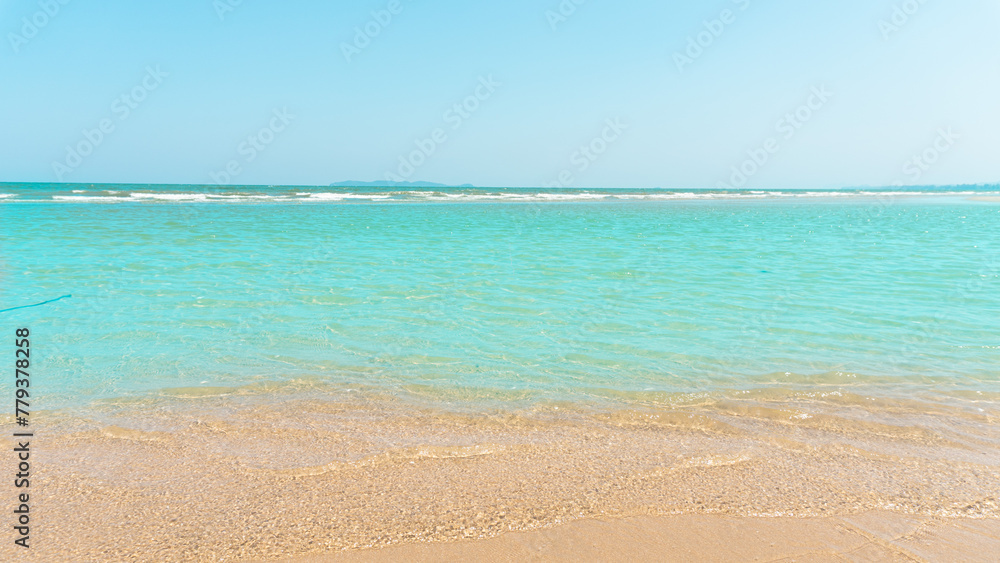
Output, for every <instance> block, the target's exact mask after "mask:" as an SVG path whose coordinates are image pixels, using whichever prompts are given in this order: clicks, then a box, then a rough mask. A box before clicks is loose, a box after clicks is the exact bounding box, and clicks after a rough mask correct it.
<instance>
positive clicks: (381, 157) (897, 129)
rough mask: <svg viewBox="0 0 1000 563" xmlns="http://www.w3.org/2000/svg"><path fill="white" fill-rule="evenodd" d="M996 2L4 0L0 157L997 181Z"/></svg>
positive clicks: (202, 174)
mask: <svg viewBox="0 0 1000 563" xmlns="http://www.w3.org/2000/svg"><path fill="white" fill-rule="evenodd" d="M998 24H1000V2H997V1H996V0H950V1H948V2H945V1H944V0H923V1H922V2H921V1H920V0H905V1H904V0H837V1H833V0H811V1H809V2H803V1H801V0H799V1H792V0H770V1H768V2H764V1H762V0H714V1H709V2H694V1H686V2H680V1H669V0H667V1H664V0H659V1H655V2H654V1H647V0H633V1H622V2H609V1H607V0H537V1H529V0H505V1H504V2H467V1H465V2H460V1H457V0H438V1H435V2H431V1H429V0H371V1H369V0H359V1H355V2H320V1H314V0H287V1H284V2H276V1H272V2H264V1H263V0H172V1H171V2H134V1H124V0H101V1H100V2H95V1H86V0H0V34H2V36H3V39H4V41H3V44H2V45H0V128H2V131H3V134H2V135H0V181H8V182H73V183H171V184H221V185H258V184H265V185H273V184H284V185H326V184H329V183H332V182H340V181H348V180H357V181H376V180H378V181H384V180H393V181H431V182H439V183H445V184H450V185H457V184H464V183H471V184H474V185H477V186H498V187H499V186H509V187H541V186H552V187H555V186H565V187H578V188H587V187H621V188H650V187H663V188H716V187H740V188H837V187H846V186H888V185H897V184H905V185H930V184H938V185H943V184H975V183H997V182H1000V102H998V100H1000V33H998V32H997V29H998V28H1000V25H998Z"/></svg>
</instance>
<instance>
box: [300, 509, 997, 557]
mask: <svg viewBox="0 0 1000 563" xmlns="http://www.w3.org/2000/svg"><path fill="white" fill-rule="evenodd" d="M998 551H1000V521H998V520H995V519H993V520H989V519H968V518H956V519H941V518H933V517H916V516H907V515H900V514H894V513H888V512H870V513H864V514H858V515H853V516H841V517H827V518H749V517H743V518H740V517H731V516H714V515H704V514H689V515H682V516H664V517H645V518H624V519H620V520H581V521H578V522H573V523H570V524H564V525H561V526H555V527H552V528H548V529H545V530H538V531H533V532H515V533H509V534H505V535H502V536H499V537H497V538H493V539H488V540H480V541H464V542H454V543H436V544H414V545H409V546H403V547H391V548H384V549H376V550H365V551H353V552H344V553H337V554H328V555H313V556H305V557H296V558H290V559H283V560H282V562H283V563H325V562H328V561H329V562H341V561H342V562H355V561H357V562H369V561H372V562H378V561H414V562H424V561H426V562H431V561H497V562H499V561H581V560H585V561H786V560H787V561H843V560H849V561H945V560H949V561H981V560H988V559H989V557H990V555H989V554H991V553H997V552H998Z"/></svg>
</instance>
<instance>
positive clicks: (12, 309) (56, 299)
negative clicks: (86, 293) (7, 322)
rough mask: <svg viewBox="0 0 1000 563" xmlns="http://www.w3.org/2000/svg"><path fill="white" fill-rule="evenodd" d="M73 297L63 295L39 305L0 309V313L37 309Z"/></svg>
mask: <svg viewBox="0 0 1000 563" xmlns="http://www.w3.org/2000/svg"><path fill="white" fill-rule="evenodd" d="M70 297H73V296H72V295H63V296H62V297H56V298H55V299H49V300H48V301H42V302H41V303H35V304H34V305H21V306H20V307H11V308H10V309H0V313H6V312H7V311H15V310H17V309H27V308H28V307H38V306H39V305H47V304H49V303H55V302H56V301H59V300H60V299H68V298H70Z"/></svg>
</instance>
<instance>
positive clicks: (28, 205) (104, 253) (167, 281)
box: [0, 183, 1000, 413]
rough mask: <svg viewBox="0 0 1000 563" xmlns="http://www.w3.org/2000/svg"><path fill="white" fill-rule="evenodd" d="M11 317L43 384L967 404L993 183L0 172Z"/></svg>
mask: <svg viewBox="0 0 1000 563" xmlns="http://www.w3.org/2000/svg"><path fill="white" fill-rule="evenodd" d="M20 328H28V329H30V335H31V353H32V355H31V366H32V370H33V372H32V386H33V388H32V390H33V392H34V391H35V390H37V396H38V399H37V404H35V405H33V408H38V409H41V410H44V411H51V412H67V413H72V412H81V413H83V412H87V411H88V409H90V408H91V406H92V405H93V404H95V403H96V402H101V401H109V400H134V399H143V400H150V401H155V400H157V398H161V397H198V396H212V395H218V394H250V395H253V394H269V393H277V392H280V390H281V389H294V390H295V392H296V393H299V394H303V393H304V394H306V395H308V394H309V393H310V392H312V391H311V390H316V392H317V393H319V392H322V393H331V392H341V391H342V392H344V393H347V392H375V393H379V394H382V395H388V396H392V397H395V398H398V399H399V400H402V401H409V402H413V403H414V404H420V405H434V406H439V407H440V406H442V405H444V406H447V407H448V408H450V409H453V410H458V411H463V412H479V411H497V410H505V409H510V410H516V409H523V408H532V406H533V405H539V404H544V405H550V406H551V405H578V406H579V405H584V406H587V407H588V408H594V409H616V408H621V407H631V406H656V407H670V406H672V405H679V406H683V405H691V404H707V403H711V402H712V401H716V400H721V399H720V398H725V397H729V398H731V397H734V396H739V395H740V394H746V393H760V392H766V393H769V394H770V395H769V396H787V397H799V398H802V397H812V398H815V399H816V400H821V399H822V398H823V397H828V396H829V397H841V398H842V397H844V396H847V395H849V396H851V397H856V398H857V400H858V401H878V400H896V399H900V400H901V399H907V400H911V399H919V400H920V401H922V403H921V404H926V405H935V404H947V405H948V406H949V408H955V409H959V410H961V411H964V412H969V413H976V412H983V409H984V407H993V408H995V406H996V405H997V402H998V401H1000V186H957V187H936V188H898V187H894V188H884V189H875V188H863V189H856V188H851V189H847V188H845V189H832V190H797V189H784V190H728V191H722V190H694V189H691V190H672V189H670V190H668V189H549V188H546V189H523V188H517V189H514V188H511V189H500V188H461V189H459V188H456V189H444V188H441V189H436V188H435V189H431V188H427V189H423V188H421V189H399V188H349V187H338V188H324V187H302V186H244V187H233V186H226V187H220V186H193V185H177V186H153V185H131V184H115V185H91V184H79V185H69V184H28V183H26V184H18V183H5V184H0V330H2V331H3V332H4V334H5V337H4V338H5V339H6V341H7V342H8V347H9V348H10V350H8V352H10V354H13V352H12V350H13V348H12V346H13V344H14V339H15V330H17V329H20ZM10 354H8V355H10ZM11 357H13V356H11ZM4 385H5V387H11V385H12V383H11V381H6V382H5V383H4ZM11 389H12V387H11Z"/></svg>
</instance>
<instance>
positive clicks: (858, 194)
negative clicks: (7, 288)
mask: <svg viewBox="0 0 1000 563" xmlns="http://www.w3.org/2000/svg"><path fill="white" fill-rule="evenodd" d="M73 193H74V194H86V195H53V196H51V200H52V201H65V202H78V203H79V202H92V203H117V202H147V201H148V202H157V201H163V202H216V203H254V202H269V203H270V202H274V203H282V202H284V203H305V202H315V203H324V202H325V203H337V202H349V201H357V202H371V203H377V202H383V201H392V202H537V203H544V202H586V201H698V200H702V201H704V200H768V199H771V200H795V199H838V200H844V199H851V198H855V199H858V200H862V201H864V200H870V199H872V198H877V199H879V200H880V201H882V202H886V201H887V200H888V201H890V202H891V201H892V200H895V199H897V198H914V197H969V196H996V195H997V192H980V191H969V190H966V191H954V192H946V191H873V190H859V191H806V190H802V191H793V190H784V191H781V190H748V191H734V192H727V191H718V190H716V191H698V190H691V191H671V192H656V191H654V192H641V191H627V190H621V191H620V192H619V191H614V190H603V191H590V190H585V189H584V190H580V191H546V190H540V191H530V190H518V191H486V190H475V191H427V190H423V191H400V190H394V191H382V192H374V193H357V192H297V193H295V194H294V195H291V194H287V193H281V194H270V195H269V194H262V193H259V192H258V193H246V194H243V193H198V192H189V193H183V192H182V193H176V192H175V193H156V192H131V193H128V195H127V196H124V195H107V194H122V193H124V192H114V191H110V190H108V191H105V192H103V193H100V194H95V193H94V192H87V191H84V190H73ZM18 195H19V194H6V193H5V194H0V199H6V198H12V197H18ZM21 195H23V194H21ZM25 201H28V200H25ZM31 201H34V200H31Z"/></svg>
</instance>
